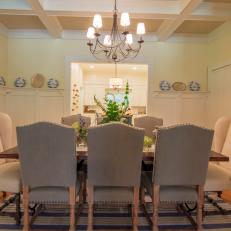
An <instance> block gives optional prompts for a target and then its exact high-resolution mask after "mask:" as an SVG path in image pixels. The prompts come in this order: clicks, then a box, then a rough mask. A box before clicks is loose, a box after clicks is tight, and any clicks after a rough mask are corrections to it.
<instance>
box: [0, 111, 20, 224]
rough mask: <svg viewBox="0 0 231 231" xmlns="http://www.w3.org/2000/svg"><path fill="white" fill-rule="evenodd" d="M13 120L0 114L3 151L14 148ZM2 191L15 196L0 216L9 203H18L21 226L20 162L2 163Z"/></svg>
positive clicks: (0, 167)
mask: <svg viewBox="0 0 231 231" xmlns="http://www.w3.org/2000/svg"><path fill="white" fill-rule="evenodd" d="M12 132H13V128H12V120H11V118H10V117H9V115H7V114H5V113H0V143H1V145H0V146H1V147H0V149H1V151H4V150H6V149H9V148H11V147H12ZM2 160H4V159H2ZM0 191H1V192H4V194H5V195H6V192H10V193H13V194H15V196H14V197H11V198H10V199H9V200H8V201H6V203H5V204H4V206H2V208H1V211H0V215H4V208H5V207H6V206H7V205H8V204H9V202H10V203H11V202H14V201H16V213H15V220H16V222H17V223H18V224H19V223H20V220H21V212H20V192H21V175H20V165H19V162H18V161H15V162H7V160H4V161H2V163H1V164H0Z"/></svg>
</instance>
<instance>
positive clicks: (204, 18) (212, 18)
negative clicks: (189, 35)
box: [185, 15, 231, 22]
mask: <svg viewBox="0 0 231 231" xmlns="http://www.w3.org/2000/svg"><path fill="white" fill-rule="evenodd" d="M185 20H191V21H205V22H226V21H230V20H231V16H222V15H189V16H187V17H186V18H185Z"/></svg>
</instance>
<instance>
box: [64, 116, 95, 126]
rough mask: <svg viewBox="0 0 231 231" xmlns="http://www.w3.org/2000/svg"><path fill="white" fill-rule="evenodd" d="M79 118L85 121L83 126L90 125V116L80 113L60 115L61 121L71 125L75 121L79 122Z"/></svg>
mask: <svg viewBox="0 0 231 231" xmlns="http://www.w3.org/2000/svg"><path fill="white" fill-rule="evenodd" d="M81 119H82V120H83V121H84V122H85V127H86V128H89V127H90V125H91V118H90V117H88V116H83V115H81V114H77V115H70V116H65V117H62V119H61V123H62V124H64V125H68V126H71V125H72V124H73V123H75V122H80V120H81Z"/></svg>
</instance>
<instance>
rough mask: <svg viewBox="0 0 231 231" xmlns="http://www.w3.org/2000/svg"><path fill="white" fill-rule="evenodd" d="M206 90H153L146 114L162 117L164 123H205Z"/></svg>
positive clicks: (200, 124)
mask: <svg viewBox="0 0 231 231" xmlns="http://www.w3.org/2000/svg"><path fill="white" fill-rule="evenodd" d="M207 99H208V93H207V92H181V93H178V92H154V96H153V98H152V99H151V107H149V108H151V110H149V111H148V114H150V115H153V116H157V117H160V118H163V120H164V125H174V124H178V123H192V124H195V125H199V126H204V125H205V122H206V121H205V118H206V104H207Z"/></svg>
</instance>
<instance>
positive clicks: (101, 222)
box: [0, 200, 231, 231]
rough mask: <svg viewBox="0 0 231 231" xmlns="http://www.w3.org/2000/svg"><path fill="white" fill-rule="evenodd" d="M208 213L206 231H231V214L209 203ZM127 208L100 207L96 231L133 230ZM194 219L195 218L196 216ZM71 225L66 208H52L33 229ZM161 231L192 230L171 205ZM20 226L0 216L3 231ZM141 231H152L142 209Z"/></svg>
mask: <svg viewBox="0 0 231 231" xmlns="http://www.w3.org/2000/svg"><path fill="white" fill-rule="evenodd" d="M217 202H218V203H219V205H220V206H222V207H223V208H226V209H228V210H231V205H230V204H227V203H224V202H223V201H221V200H218V201H217ZM205 209H206V211H208V212H209V214H208V215H206V217H205V219H204V230H218V231H223V230H224V231H227V230H231V212H227V214H226V215H221V214H219V213H218V210H217V209H216V208H215V207H214V206H212V205H211V204H209V203H207V202H206V203H205ZM5 211H7V212H8V213H9V214H12V213H13V212H14V211H15V206H14V204H12V205H10V206H8V207H7V208H6V209H5ZM128 211H129V210H128V208H126V207H123V208H119V207H114V208H112V207H105V206H104V207H102V206H100V207H97V208H96V209H95V215H94V229H96V230H102V229H104V230H114V229H130V228H131V217H130V214H129V212H128ZM148 212H149V213H150V214H151V213H152V211H151V204H148ZM193 215H194V218H195V214H193ZM68 224H69V214H68V209H67V208H65V207H61V206H59V207H57V206H56V207H54V206H52V207H51V206H49V207H47V208H46V209H45V210H44V211H42V212H41V213H40V214H39V216H38V217H37V218H36V220H35V222H34V224H33V225H32V229H55V230H62V229H67V228H68ZM86 224H87V204H85V205H84V206H83V208H82V210H81V214H80V217H79V218H78V221H77V227H76V229H77V230H86V229H87V225H86ZM159 224H160V228H167V229H175V230H179V229H192V226H191V224H190V222H189V221H188V219H187V218H186V217H185V216H184V215H183V214H182V213H179V212H178V211H177V210H176V209H175V207H173V206H172V205H164V206H162V207H161V209H160V212H159ZM21 228H22V227H21V226H17V225H15V221H14V218H11V217H8V216H0V229H1V230H7V231H8V230H21ZM139 230H151V227H150V225H149V223H148V221H147V219H146V217H145V215H144V213H143V210H142V208H140V211H139Z"/></svg>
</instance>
